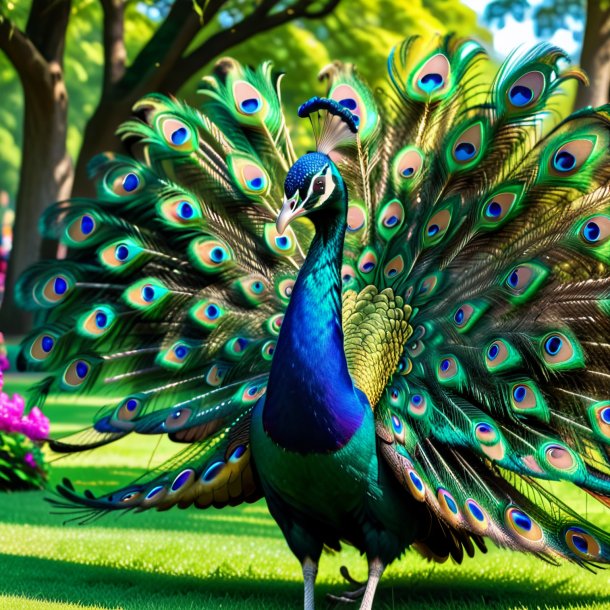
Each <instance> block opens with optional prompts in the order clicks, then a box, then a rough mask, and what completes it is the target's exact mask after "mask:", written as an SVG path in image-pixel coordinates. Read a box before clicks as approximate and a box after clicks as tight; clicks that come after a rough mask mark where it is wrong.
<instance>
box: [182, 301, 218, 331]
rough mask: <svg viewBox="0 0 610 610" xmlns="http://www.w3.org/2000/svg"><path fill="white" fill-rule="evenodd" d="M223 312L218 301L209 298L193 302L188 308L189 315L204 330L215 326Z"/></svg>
mask: <svg viewBox="0 0 610 610" xmlns="http://www.w3.org/2000/svg"><path fill="white" fill-rule="evenodd" d="M225 313H226V312H225V310H224V308H223V307H222V306H221V305H220V304H219V303H217V302H215V301H210V300H204V301H201V302H198V303H195V305H193V306H192V307H191V309H190V310H189V315H190V317H191V318H192V319H193V320H195V321H196V322H197V323H198V324H200V325H201V326H203V327H204V328H205V329H206V330H213V329H214V328H216V327H217V326H218V325H219V324H220V321H221V319H222V317H223V316H224V315H225Z"/></svg>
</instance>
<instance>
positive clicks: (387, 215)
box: [377, 199, 405, 240]
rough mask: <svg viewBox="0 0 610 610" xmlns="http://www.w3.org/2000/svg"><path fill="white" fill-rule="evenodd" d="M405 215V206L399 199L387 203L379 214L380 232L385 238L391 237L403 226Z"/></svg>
mask: <svg viewBox="0 0 610 610" xmlns="http://www.w3.org/2000/svg"><path fill="white" fill-rule="evenodd" d="M404 216H405V212H404V208H403V207H402V204H401V203H400V201H398V199H392V201H389V202H388V203H386V204H385V205H384V206H383V208H382V209H381V210H380V211H379V213H378V216H377V228H378V230H379V234H380V235H381V236H382V237H383V238H384V239H385V240H389V239H391V238H392V236H393V235H395V234H396V233H397V232H398V230H399V229H400V228H401V227H402V224H403V221H404Z"/></svg>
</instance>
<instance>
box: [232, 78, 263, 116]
mask: <svg viewBox="0 0 610 610" xmlns="http://www.w3.org/2000/svg"><path fill="white" fill-rule="evenodd" d="M233 98H234V99H235V107H236V108H237V111H238V112H239V113H240V114H242V115H245V116H252V115H255V114H258V112H260V110H262V108H263V97H262V95H261V94H260V93H259V91H258V90H257V89H256V88H255V87H253V86H252V85H251V84H250V83H248V82H246V81H243V80H238V81H235V82H234V83H233Z"/></svg>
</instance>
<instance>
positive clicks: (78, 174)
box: [72, 100, 136, 197]
mask: <svg viewBox="0 0 610 610" xmlns="http://www.w3.org/2000/svg"><path fill="white" fill-rule="evenodd" d="M135 101H136V100H134V102H135ZM131 107H132V102H131V100H128V101H127V102H110V101H105V100H102V101H100V104H99V105H98V107H97V108H96V110H95V112H94V114H93V116H92V117H91V118H90V119H89V121H88V122H87V126H86V128H85V133H84V135H83V142H82V144H81V148H80V151H79V153H78V160H77V162H76V169H75V171H74V187H73V189H72V196H73V197H88V196H93V195H94V193H95V189H94V186H93V183H92V182H91V180H89V178H88V176H87V165H88V164H89V161H91V159H92V158H93V157H94V156H95V155H97V154H99V153H101V152H111V151H112V152H119V153H120V152H122V151H123V145H122V142H121V140H120V139H119V137H118V136H117V135H116V130H117V128H118V126H119V125H120V124H121V123H122V122H123V121H125V120H126V119H127V118H128V117H129V114H130V112H131Z"/></svg>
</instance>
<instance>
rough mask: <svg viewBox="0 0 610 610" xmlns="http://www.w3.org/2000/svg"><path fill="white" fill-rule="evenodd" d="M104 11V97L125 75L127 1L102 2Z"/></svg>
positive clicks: (109, 0) (110, 0)
mask: <svg viewBox="0 0 610 610" xmlns="http://www.w3.org/2000/svg"><path fill="white" fill-rule="evenodd" d="M101 4H102V9H103V11H104V36H103V40H104V79H103V84H102V95H105V94H106V93H107V92H108V89H109V88H110V87H112V86H113V85H114V84H115V83H117V82H118V81H119V80H121V78H123V75H124V74H125V63H126V61H127V51H126V49H125V1H124V0H101Z"/></svg>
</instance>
